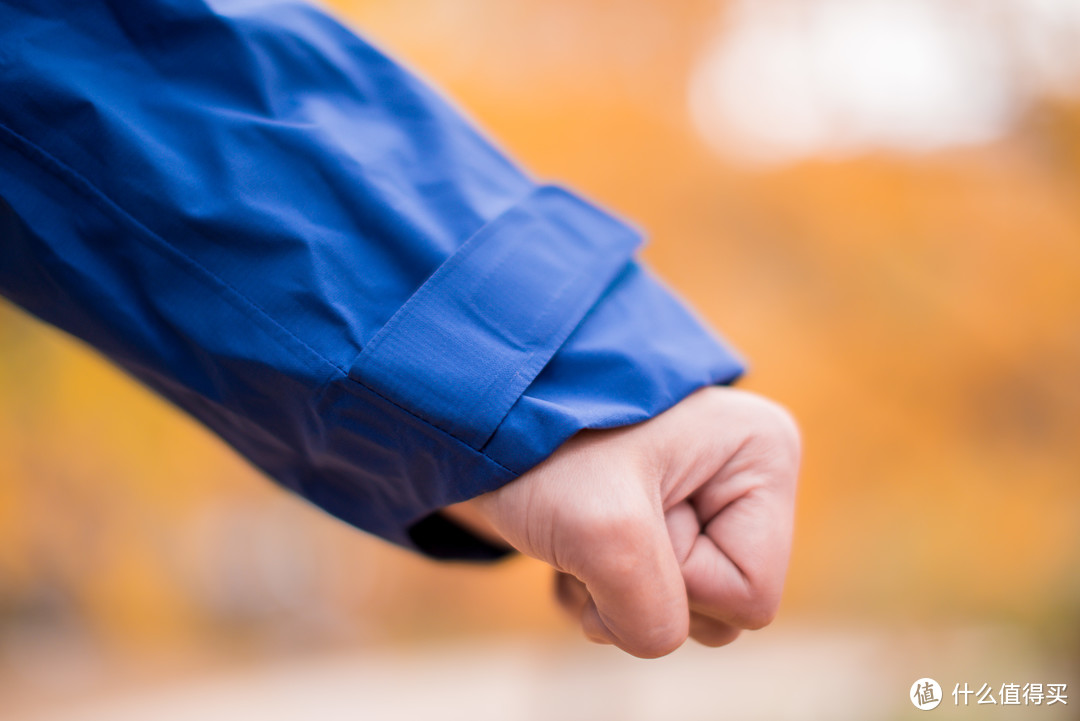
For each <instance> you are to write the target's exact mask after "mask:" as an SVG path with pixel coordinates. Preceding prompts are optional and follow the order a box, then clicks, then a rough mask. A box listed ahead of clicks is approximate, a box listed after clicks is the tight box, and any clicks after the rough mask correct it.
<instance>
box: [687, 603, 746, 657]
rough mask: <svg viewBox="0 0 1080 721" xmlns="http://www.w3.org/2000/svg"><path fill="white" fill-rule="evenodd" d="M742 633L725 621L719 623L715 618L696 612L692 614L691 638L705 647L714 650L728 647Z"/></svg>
mask: <svg viewBox="0 0 1080 721" xmlns="http://www.w3.org/2000/svg"><path fill="white" fill-rule="evenodd" d="M741 632H742V630H741V629H738V628H736V627H735V626H732V625H730V624H727V623H724V622H723V621H717V620H716V619H715V618H709V617H708V616H706V615H704V614H701V613H697V612H696V611H691V612H690V638H692V639H694V640H695V641H697V642H698V643H700V644H702V645H703V646H711V647H713V648H717V647H719V646H726V645H728V644H729V643H731V642H732V641H734V640H735V639H737V638H738V637H739V634H740V633H741Z"/></svg>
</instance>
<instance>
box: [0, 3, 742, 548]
mask: <svg viewBox="0 0 1080 721" xmlns="http://www.w3.org/2000/svg"><path fill="white" fill-rule="evenodd" d="M0 97H2V98H3V101H2V102H0V292H2V293H3V294H4V295H6V296H7V297H8V298H10V299H11V300H12V301H14V302H15V303H17V304H18V305H21V306H22V307H23V308H25V309H26V310H28V311H29V312H31V313H33V314H35V315H36V316H38V317H39V318H42V319H44V320H45V321H47V322H49V323H52V324H55V325H57V326H59V327H61V328H63V329H65V330H66V331H68V332H69V333H71V334H73V335H75V336H77V337H79V338H81V339H83V340H84V341H86V342H87V343H89V344H90V345H92V346H94V347H95V348H97V349H98V350H99V351H100V352H102V353H103V354H104V355H106V356H107V357H109V358H110V359H112V360H113V361H114V362H115V363H117V364H118V365H120V366H121V367H123V368H124V369H125V370H126V371H128V372H129V373H131V374H132V375H134V376H135V377H137V378H138V379H140V380H141V381H142V382H143V383H145V384H146V385H148V386H149V387H151V388H152V389H154V390H155V391H156V392H158V393H159V394H161V395H162V396H164V397H165V398H167V399H169V400H170V401H172V402H173V403H175V404H176V405H178V406H180V407H181V408H183V409H184V410H185V411H187V412H188V413H190V414H191V415H193V416H194V417H195V418H197V419H198V420H199V421H201V422H202V423H204V424H205V425H206V426H208V427H209V428H211V429H212V430H213V431H214V432H216V433H217V434H219V435H220V436H221V437H222V438H224V439H225V440H226V441H227V442H228V443H229V444H231V445H232V446H233V447H234V448H236V450H237V451H239V452H240V453H241V454H243V455H244V456H245V457H247V458H248V459H250V461H251V462H252V463H253V464H255V465H256V466H258V467H259V468H260V469H262V470H263V471H264V472H265V473H266V474H267V475H269V476H270V477H271V478H273V479H274V480H276V481H277V482H279V483H281V484H282V485H284V486H286V487H288V488H290V489H292V490H293V491H295V492H297V493H299V494H301V495H302V496H304V497H306V498H308V499H309V500H311V501H312V502H314V503H316V504H318V505H319V506H321V507H322V508H324V509H325V510H327V511H329V512H330V513H332V514H334V515H336V516H338V517H340V518H342V519H344V520H345V521H347V522H349V523H351V524H354V525H356V526H358V527H359V528H362V529H364V530H366V531H369V532H371V533H375V534H378V535H380V536H382V537H384V538H386V539H389V540H390V541H393V542H395V543H398V544H401V545H404V546H406V547H411V548H418V549H419V550H422V551H425V552H427V553H430V554H432V555H436V556H455V557H483V556H485V555H489V554H490V553H492V549H489V548H487V547H485V546H484V545H483V544H481V543H480V542H479V541H476V540H475V539H472V538H471V537H470V536H467V534H464V533H463V532H462V531H460V530H458V529H457V528H456V527H455V526H453V525H452V524H450V523H449V522H448V521H445V520H442V517H441V516H440V515H438V514H437V510H438V509H439V508H441V507H443V506H445V505H448V504H451V503H454V502H457V501H461V500H464V499H467V498H470V497H473V496H475V495H478V494H480V493H483V492H485V491H488V490H491V489H494V488H497V487H499V486H500V485H502V484H505V483H507V482H508V481H510V480H512V479H513V478H515V477H516V476H517V475H518V474H520V473H522V472H524V471H525V470H527V469H529V468H530V467H532V466H533V465H535V464H536V463H538V462H540V461H541V460H543V459H544V458H545V457H546V456H547V455H548V454H550V453H551V452H552V451H553V450H554V449H555V448H557V447H558V446H559V444H561V443H562V442H563V441H565V440H566V439H567V438H569V437H570V436H571V435H573V434H574V433H575V432H577V431H578V430H580V429H583V428H600V427H610V426H616V425H621V424H628V423H633V422H637V421H641V420H644V419H646V418H648V417H650V416H652V415H654V414H656V413H659V412H660V411H662V410H664V409H665V408H667V407H669V406H671V405H673V404H675V403H676V402H678V401H679V400H680V399H681V398H682V397H684V396H685V395H687V394H688V393H690V392H691V391H693V390H694V389H696V388H698V387H700V386H703V385H708V384H713V383H723V382H729V381H731V380H733V379H734V378H735V377H736V376H737V375H738V374H739V373H740V370H741V368H740V363H739V361H738V360H737V358H736V357H735V356H733V355H732V354H731V352H729V351H728V350H726V349H725V347H724V346H723V345H722V344H721V343H720V342H719V341H718V340H717V339H716V338H715V337H714V336H713V335H711V334H710V333H709V332H708V331H706V330H705V329H703V327H702V326H701V325H700V324H699V323H698V321H697V320H695V318H694V317H693V316H692V315H691V314H690V313H689V312H688V311H687V310H686V309H685V308H684V307H683V306H682V305H681V304H680V303H679V302H678V300H676V299H675V298H674V297H673V296H672V295H671V293H670V292H669V291H667V290H666V289H665V288H664V287H662V286H661V285H660V284H659V283H658V282H657V281H656V280H655V279H654V278H653V277H652V276H651V275H650V274H649V273H648V271H647V270H646V269H644V268H643V267H642V266H641V265H640V264H639V263H638V262H637V261H636V260H635V259H634V255H633V254H634V251H635V248H636V247H637V246H638V244H639V241H640V236H639V234H638V233H637V232H636V231H635V230H634V229H632V228H631V227H629V226H627V225H626V224H624V223H623V222H621V221H619V220H617V219H615V218H613V217H612V216H610V215H609V214H607V213H606V212H604V211H603V210H600V209H598V208H596V207H595V206H593V205H591V204H589V203H588V202H586V201H584V200H582V199H581V198H579V197H577V196H576V195H574V194H573V193H570V192H568V191H566V190H562V189H560V188H557V187H553V186H548V185H540V184H537V183H536V182H535V181H533V180H532V179H530V178H529V177H527V176H526V175H524V174H523V173H522V172H521V171H520V170H518V169H517V168H516V167H515V166H514V165H513V164H512V163H511V162H509V161H508V160H507V159H506V158H505V157H504V156H503V155H502V154H501V153H500V152H499V151H498V150H497V149H495V148H494V147H493V146H492V145H491V144H490V143H489V142H488V141H487V140H485V139H484V138H483V137H482V136H481V135H479V134H478V133H477V131H476V130H474V129H473V128H472V127H471V126H470V124H469V123H468V122H466V121H465V120H463V119H462V118H461V117H460V116H459V115H458V113H457V112H456V111H454V110H453V109H452V108H451V107H450V106H449V105H448V104H447V103H446V102H445V101H443V100H442V99H441V98H440V97H439V96H438V95H436V94H435V93H433V92H432V90H430V89H429V88H428V87H426V86H425V85H424V84H423V83H421V82H420V81H418V80H417V79H416V78H415V77H413V76H412V75H410V74H409V73H408V72H407V71H405V70H404V69H402V67H400V66H399V65H397V64H396V63H395V62H394V61H392V60H390V59H388V58H387V57H386V56H385V55H383V54H381V53H380V52H379V51H377V50H375V49H374V48H372V47H371V46H370V45H369V44H367V43H366V42H364V41H363V40H361V39H359V38H357V37H356V36H355V35H353V34H352V33H350V32H349V31H347V30H345V29H343V28H342V27H341V26H339V25H338V24H336V23H335V22H334V21H333V20H331V19H330V18H328V17H327V16H326V15H324V14H322V13H321V12H319V11H317V10H315V9H312V8H310V7H306V6H304V5H299V4H288V3H275V4H273V5H272V6H270V7H259V6H258V5H255V4H253V3H252V2H250V1H245V2H236V3H225V2H213V3H210V4H207V3H204V2H200V1H198V0H153V1H149V0H148V1H147V2H139V3H132V2H128V0H91V1H89V2H81V3H68V2H60V0H27V1H26V2H18V1H16V2H5V3H3V4H0Z"/></svg>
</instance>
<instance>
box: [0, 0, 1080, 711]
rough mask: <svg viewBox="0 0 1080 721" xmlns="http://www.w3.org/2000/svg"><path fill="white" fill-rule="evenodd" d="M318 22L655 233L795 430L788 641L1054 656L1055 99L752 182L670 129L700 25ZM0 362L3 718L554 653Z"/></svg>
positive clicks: (1064, 170) (258, 491)
mask: <svg viewBox="0 0 1080 721" xmlns="http://www.w3.org/2000/svg"><path fill="white" fill-rule="evenodd" d="M333 5H334V6H335V8H336V9H337V10H338V11H339V12H340V13H341V15H342V16H343V17H344V18H345V19H346V20H347V21H348V22H349V23H351V24H352V25H353V26H354V27H356V28H359V29H360V30H361V31H362V32H363V33H364V34H365V35H366V36H367V37H369V38H372V39H374V40H375V42H376V44H378V45H380V46H381V47H383V48H385V49H387V50H388V51H390V52H391V53H392V54H395V55H396V56H398V57H400V58H403V59H405V61H406V62H407V64H409V65H410V66H412V67H414V68H415V69H417V70H418V71H419V72H420V73H421V74H423V75H424V76H426V77H427V78H429V79H431V80H432V81H433V82H434V83H435V84H436V85H438V86H439V87H441V88H443V89H444V90H445V92H446V93H447V95H449V96H450V97H452V98H454V99H455V101H456V102H457V103H458V105H459V106H460V107H462V108H463V109H465V111H466V112H467V113H468V114H470V115H471V116H472V117H473V118H475V119H476V120H477V121H478V122H479V123H480V124H481V126H482V127H484V128H485V129H486V130H487V131H489V133H490V134H491V135H492V137H494V138H495V139H496V140H497V142H498V143H499V144H500V145H501V146H502V147H503V148H505V149H506V150H507V151H508V152H509V153H511V154H512V155H513V156H514V157H516V158H517V159H519V160H520V161H521V162H522V164H523V165H524V166H525V167H527V168H529V169H531V171H532V172H533V173H534V174H535V175H536V176H538V177H542V178H545V179H553V180H556V181H558V182H562V183H565V184H567V185H569V186H571V187H573V188H575V189H577V190H579V191H581V192H582V193H584V194H585V195H587V196H590V197H592V198H595V199H596V200H598V201H599V202H601V203H603V204H605V205H606V206H608V207H609V208H611V209H613V210H615V211H616V212H618V213H619V214H621V215H623V216H625V217H628V218H630V219H632V220H633V221H634V222H635V223H637V224H638V225H640V226H642V227H643V228H645V229H647V231H648V235H649V236H650V244H649V246H648V248H647V249H646V251H645V253H644V255H645V257H646V259H647V260H648V261H649V262H650V263H651V264H652V266H653V267H654V268H655V269H656V271H657V272H658V273H659V275H660V276H661V277H662V278H664V279H665V280H666V281H667V282H668V284H669V285H670V286H671V287H673V288H674V289H676V290H677V291H678V292H679V293H680V294H681V295H682V296H683V297H684V298H686V299H687V300H688V301H689V302H690V303H691V304H692V305H693V306H694V307H695V308H697V309H698V311H699V312H700V314H701V315H702V316H703V317H705V318H706V319H707V320H708V321H709V322H710V323H711V324H712V325H713V326H714V327H716V328H718V329H719V330H720V331H721V332H722V333H723V334H724V335H725V337H726V338H728V339H729V340H730V341H731V342H732V343H733V344H734V345H735V346H736V347H737V348H738V349H739V350H740V351H741V352H742V353H743V354H744V355H745V356H746V357H747V358H748V359H749V362H750V365H751V372H750V373H749V375H748V376H747V377H746V379H745V381H744V382H743V383H742V385H743V386H744V387H746V388H749V389H752V390H755V391H758V392H760V393H763V394H765V395H768V396H770V397H773V398H775V399H777V400H779V401H780V402H782V403H784V404H786V405H787V406H788V407H790V408H791V410H792V411H793V412H794V414H795V416H796V417H797V418H798V420H799V421H800V423H801V425H802V429H803V432H804V434H805V449H806V455H805V470H804V473H803V476H802V486H801V492H800V493H801V495H800V500H799V509H798V517H797V533H796V540H795V548H794V554H793V558H792V565H791V572H790V577H789V584H788V589H787V593H786V597H785V601H784V606H783V609H782V619H783V622H784V623H791V624H795V625H803V626H826V627H836V626H843V627H848V626H855V627H870V628H886V629H895V628H911V627H915V628H926V627H939V626H955V625H971V624H975V625H981V624H990V625H995V624H1007V625H1010V626H1011V627H1018V628H1021V629H1023V633H1024V634H1025V636H1026V637H1028V638H1031V639H1035V641H1034V642H1035V643H1036V644H1037V645H1038V646H1039V647H1040V648H1043V649H1045V652H1046V653H1047V654H1049V655H1050V657H1051V658H1054V659H1058V658H1071V657H1072V655H1071V649H1072V645H1073V643H1074V639H1075V631H1076V629H1077V628H1078V626H1077V624H1076V615H1077V612H1078V611H1080V582H1077V581H1076V579H1077V577H1078V574H1077V570H1078V569H1080V543H1078V541H1080V483H1078V481H1080V443H1077V438H1078V435H1080V433H1078V432H1080V99H1078V96H1071V97H1070V96H1069V95H1057V96H1051V95H1043V96H1039V97H1037V98H1035V99H1034V100H1032V101H1031V102H1030V104H1028V105H1027V106H1025V107H1024V108H1023V110H1022V112H1020V113H1019V114H1018V120H1017V121H1016V122H1015V123H1014V124H1013V126H1012V127H1011V129H1010V131H1009V132H1008V133H1007V134H1006V135H1004V136H1003V137H1000V138H998V139H996V140H993V141H990V142H986V143H982V144H977V145H972V146H968V147H955V148H942V149H938V150H935V151H933V152H924V153H903V152H893V151H888V150H880V151H867V152H859V153H854V154H850V155H847V156H841V157H837V156H833V157H816V158H815V157H811V158H805V159H800V160H797V161H792V162H787V163H777V164H770V165H766V166H755V165H753V164H747V163H745V162H741V161H739V160H738V159H735V158H732V157H726V156H725V155H724V154H723V153H718V152H716V150H715V149H712V148H710V147H709V146H708V145H707V144H706V142H705V141H704V140H703V139H702V138H701V137H700V136H699V134H698V133H697V132H695V129H694V127H693V125H692V123H691V119H690V117H689V113H688V111H687V100H686V93H687V83H688V78H689V77H690V76H691V74H692V72H693V68H694V64H695V62H697V60H698V59H699V57H700V56H701V53H702V48H703V47H704V46H705V44H706V43H707V42H708V41H709V39H710V37H711V36H712V34H714V33H715V32H716V20H717V18H718V17H719V16H721V14H722V10H723V4H717V3H713V2H697V1H694V2H681V3H666V4H665V3H659V2H646V1H645V0H635V1H633V2H629V1H625V0H624V1H622V2H610V1H599V0H597V1H591V2H581V1H578V2H569V0H548V1H547V2H543V3H541V2H535V1H533V0H529V1H528V2H514V3H498V2H494V1H489V2H467V3H453V2H435V1H433V0H432V1H429V2H418V1H416V2H380V1H377V0H366V1H360V0H357V1H356V2H348V0H338V1H337V2H335V3H333ZM0 347H2V348H3V352H2V354H0V651H2V654H0V699H3V698H5V697H6V698H8V699H9V701H12V703H15V702H16V701H17V702H18V703H19V704H22V706H18V707H19V708H24V707H25V708H29V707H32V706H34V704H36V703H37V702H39V701H41V700H42V699H48V698H52V697H53V696H54V695H55V694H60V695H63V694H65V693H71V694H76V693H82V692H85V689H87V688H92V689H98V690H99V689H100V688H103V687H107V686H109V685H110V684H112V685H118V686H125V684H129V683H130V684H132V685H137V684H138V683H139V680H140V679H148V678H160V677H162V676H163V675H168V674H176V673H192V672H193V671H192V669H198V668H205V667H217V666H220V665H230V664H235V663H245V662H249V661H250V659H252V658H258V657H262V656H267V655H269V656H281V655H289V654H297V653H315V652H320V653H321V652H323V651H325V650H326V649H333V650H339V649H342V648H353V647H357V646H364V645H371V644H375V645H379V644H416V643H426V642H429V641H431V640H432V639H437V640H447V639H449V640H454V639H461V638H476V637H483V636H498V635H506V634H512V635H525V636H528V635H530V634H542V635H545V636H549V637H550V636H551V635H556V636H558V637H560V638H561V637H563V636H566V637H570V636H572V635H573V630H572V629H570V628H569V626H568V624H566V623H564V621H563V620H562V619H561V618H560V617H559V615H558V614H557V613H556V611H555V609H554V607H553V604H552V602H551V600H550V598H549V595H550V593H549V588H548V586H549V579H548V577H547V571H546V570H545V569H544V568H542V567H540V566H539V565H538V564H533V563H532V562H530V561H528V560H527V559H517V560H513V561H510V562H508V563H505V564H501V565H500V566H497V567H495V568H472V567H463V566H458V565H438V564H435V563H432V562H429V561H426V560H423V559H419V558H416V557H413V556H411V555H409V554H407V553H405V552H403V551H400V550H398V549H394V548H391V547H389V546H387V545H386V544H384V543H382V542H380V541H377V540H375V539H371V538H367V537H364V536H363V535H361V534H360V533H358V532H355V531H353V530H352V529H348V528H345V527H344V526H343V525H341V524H340V523H339V522H337V521H335V520H333V519H330V518H328V517H325V516H323V515H322V514H321V513H319V512H318V511H316V510H314V509H312V508H311V507H309V506H307V505H306V504H305V503H304V502H303V501H301V500H297V499H294V498H292V497H290V496H287V495H286V494H284V493H283V492H282V491H280V490H278V489H277V488H275V487H274V486H273V485H272V484H271V483H269V482H267V481H266V480H265V479H263V478H262V477H260V476H259V475H258V474H257V473H256V472H255V471H253V470H251V469H250V468H249V467H248V466H246V465H245V464H244V463H243V462H242V461H241V460H239V459H238V458H237V457H236V456H235V455H234V454H233V453H232V452H231V451H230V450H228V449H227V448H226V447H224V446H223V444H222V443H221V442H219V441H218V440H217V439H215V438H214V437H212V436H211V435H210V434H209V433H207V432H206V431H205V430H203V429H201V428H199V427H197V426H196V425H195V424H194V423H193V422H192V421H191V420H189V419H187V418H186V417H183V416H181V415H180V414H178V413H177V412H176V411H175V410H173V409H172V408H170V407H168V406H167V405H165V404H164V403H163V402H162V401H160V400H159V399H157V398H155V397H153V396H151V395H150V394H149V393H147V392H146V391H145V390H143V389H141V388H140V387H137V386H136V385H135V384H134V383H132V382H131V381H130V380H128V379H127V378H125V377H123V376H121V375H120V374H118V373H117V372H116V371H115V370H114V369H112V368H111V367H110V366H109V365H108V364H107V363H105V362H103V361H102V360H101V359H100V358H99V357H97V356H96V355H95V354H94V353H93V352H91V351H89V350H87V349H86V348H85V347H83V346H81V345H80V344H78V343H76V342H73V341H72V340H71V339H69V338H67V337H64V336H62V335H61V334H59V333H58V332H56V331H55V330H52V329H49V328H46V327H44V326H42V325H41V324H39V323H37V322H36V321H33V320H31V319H29V318H28V317H26V316H24V315H22V314H21V313H20V312H19V311H18V310H16V309H15V308H13V307H12V306H10V305H0ZM766 633H768V632H766ZM570 642H571V643H577V641H576V640H572V641H570ZM737 647H738V644H736V646H735V647H733V648H732V650H731V651H730V652H731V653H737V652H738V651H737ZM725 653H726V652H725ZM57 659H61V660H59V661H58V660H57ZM73 659H74V660H73ZM80 659H81V661H80ZM80 663H81V664H83V666H79V664H80ZM35 664H37V665H35ZM58 664H59V667H62V668H66V666H65V664H67V665H69V666H72V667H73V668H75V667H78V669H82V670H79V671H78V673H75V672H72V675H71V677H72V678H76V679H79V680H78V681H77V682H72V683H71V684H67V685H65V683H66V682H63V681H57V680H55V678H54V677H55V676H56V673H55V671H56V669H57V668H58ZM38 666H40V668H38ZM84 666H87V667H92V668H93V669H95V670H93V671H86V670H85V668H83V667H84ZM72 688H74V689H75V690H74V691H72V690H70V689H72ZM2 704H3V701H0V715H2V708H3V705H2ZM12 708H15V706H12Z"/></svg>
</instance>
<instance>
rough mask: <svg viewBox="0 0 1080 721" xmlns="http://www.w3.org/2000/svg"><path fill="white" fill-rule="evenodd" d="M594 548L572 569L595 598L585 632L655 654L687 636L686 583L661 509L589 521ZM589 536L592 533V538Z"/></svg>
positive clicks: (671, 648)
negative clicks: (598, 522) (646, 514)
mask: <svg viewBox="0 0 1080 721" xmlns="http://www.w3.org/2000/svg"><path fill="white" fill-rule="evenodd" d="M590 526H591V528H592V530H591V531H590V533H589V536H587V537H586V538H588V539H589V540H591V541H592V543H591V544H589V545H590V546H591V547H592V548H593V552H592V553H591V554H589V555H588V556H586V557H585V558H584V563H583V564H582V565H581V566H580V567H579V568H577V569H569V570H572V571H574V573H575V575H576V576H578V578H580V579H581V580H582V581H583V582H584V583H585V586H586V589H587V590H588V592H589V594H590V595H591V596H592V599H593V601H594V602H595V603H592V604H586V606H585V609H584V611H583V614H582V624H583V626H584V627H585V629H586V633H588V634H589V635H590V637H591V636H593V635H596V636H599V637H602V638H605V639H607V640H609V641H611V642H612V643H614V644H615V645H616V646H618V647H619V648H621V649H623V650H624V651H626V652H627V653H630V654H633V655H635V656H640V657H642V658H656V657H659V656H664V655H666V654H668V653H671V652H672V651H674V650H675V649H676V648H678V647H679V646H680V645H682V643H683V642H684V641H685V640H686V638H687V634H688V633H689V626H690V612H689V608H688V606H687V599H686V586H685V585H684V583H683V579H682V572H681V571H680V569H679V563H678V561H677V560H676V558H675V553H674V551H673V550H672V547H671V542H670V540H669V539H668V535H667V529H666V527H665V525H664V519H663V516H662V514H661V513H660V511H659V509H656V511H655V513H652V514H650V515H649V516H648V517H645V518H643V517H641V516H640V515H639V516H638V517H636V518H634V517H630V518H625V517H624V518H623V519H621V520H618V521H616V522H611V521H607V522H602V523H600V524H596V523H595V521H594V522H593V523H591V524H590ZM590 537H591V538H590Z"/></svg>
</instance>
